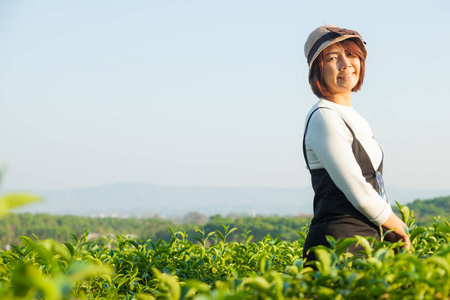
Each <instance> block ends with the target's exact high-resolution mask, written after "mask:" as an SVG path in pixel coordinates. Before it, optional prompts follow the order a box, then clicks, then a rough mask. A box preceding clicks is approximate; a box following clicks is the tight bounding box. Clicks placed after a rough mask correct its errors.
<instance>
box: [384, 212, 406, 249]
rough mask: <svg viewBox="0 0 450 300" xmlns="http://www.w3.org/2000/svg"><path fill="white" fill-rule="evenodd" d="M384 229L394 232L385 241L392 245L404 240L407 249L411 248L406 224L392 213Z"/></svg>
mask: <svg viewBox="0 0 450 300" xmlns="http://www.w3.org/2000/svg"><path fill="white" fill-rule="evenodd" d="M383 229H385V230H386V229H387V230H392V231H391V232H389V233H388V234H387V235H386V237H385V239H386V240H387V241H389V242H391V243H395V242H397V241H399V240H403V242H404V243H405V248H407V249H410V248H411V240H410V239H409V234H408V229H407V227H406V224H405V223H403V221H402V220H401V219H400V218H399V217H397V215H396V214H395V213H394V212H392V213H391V215H390V216H389V218H388V219H387V220H386V222H384V223H383Z"/></svg>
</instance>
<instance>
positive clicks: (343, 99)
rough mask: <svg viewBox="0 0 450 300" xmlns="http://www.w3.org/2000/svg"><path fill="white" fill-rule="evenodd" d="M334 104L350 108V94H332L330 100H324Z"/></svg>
mask: <svg viewBox="0 0 450 300" xmlns="http://www.w3.org/2000/svg"><path fill="white" fill-rule="evenodd" d="M326 100H328V101H331V102H334V103H336V104H340V105H345V106H349V107H351V106H352V97H351V94H350V93H348V94H347V93H346V94H332V95H331V97H330V98H328V99H326Z"/></svg>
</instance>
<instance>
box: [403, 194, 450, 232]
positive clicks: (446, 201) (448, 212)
mask: <svg viewBox="0 0 450 300" xmlns="http://www.w3.org/2000/svg"><path fill="white" fill-rule="evenodd" d="M408 207H409V209H410V210H412V211H414V215H415V217H416V220H415V223H416V224H417V225H419V226H429V225H431V224H432V223H433V222H434V220H433V218H434V216H442V217H443V218H446V220H449V218H448V217H449V216H450V196H447V197H436V198H433V199H428V200H421V199H416V200H414V202H412V203H409V204H408ZM396 211H397V210H396Z"/></svg>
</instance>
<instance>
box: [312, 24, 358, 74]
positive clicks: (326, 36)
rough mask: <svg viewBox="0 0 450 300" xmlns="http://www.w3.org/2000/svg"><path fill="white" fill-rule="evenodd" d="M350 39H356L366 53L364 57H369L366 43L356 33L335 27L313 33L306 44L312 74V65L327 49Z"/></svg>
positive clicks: (321, 28)
mask: <svg viewBox="0 0 450 300" xmlns="http://www.w3.org/2000/svg"><path fill="white" fill-rule="evenodd" d="M350 38H354V40H355V42H356V43H357V44H358V46H359V47H360V48H361V50H362V52H363V53H364V57H367V50H366V46H365V45H364V44H365V42H364V41H363V39H362V37H361V36H360V35H359V33H358V32H356V31H353V30H348V29H345V28H340V27H337V26H335V25H325V26H320V27H319V28H317V29H316V30H314V31H313V32H311V34H310V35H309V36H308V39H307V40H306V43H305V56H306V60H307V62H308V65H309V71H310V72H311V66H312V63H313V62H314V60H315V59H316V57H317V56H318V55H319V53H320V52H321V51H322V50H323V49H325V47H327V46H329V45H331V44H334V43H338V42H340V41H343V40H346V39H350Z"/></svg>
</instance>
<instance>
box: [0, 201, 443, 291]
mask: <svg viewBox="0 0 450 300" xmlns="http://www.w3.org/2000/svg"><path fill="white" fill-rule="evenodd" d="M399 209H400V211H403V212H404V215H403V218H404V220H406V219H407V221H408V222H407V224H408V226H410V230H411V237H412V238H411V240H412V251H411V252H407V251H404V250H403V249H402V248H401V245H402V242H397V243H394V244H391V243H389V242H387V241H381V242H377V241H375V240H373V239H367V238H363V237H360V236H355V237H354V238H350V239H345V240H337V241H336V240H334V239H333V238H329V241H330V245H331V247H330V248H326V247H322V246H320V247H317V248H315V249H314V251H316V255H317V257H318V261H317V262H315V264H313V265H311V266H309V265H305V264H304V262H303V260H302V250H303V243H304V236H305V235H304V234H300V235H299V236H298V239H297V240H295V241H293V242H290V241H286V240H282V239H280V237H275V238H274V237H271V236H270V235H267V236H265V237H264V238H263V239H261V240H258V241H251V240H250V239H249V234H250V233H249V232H247V233H246V234H244V237H243V238H244V242H235V241H227V237H229V236H230V235H231V234H232V233H233V232H235V231H236V230H237V229H235V228H234V227H231V226H229V225H223V226H222V228H221V229H217V230H214V231H209V232H208V231H203V230H198V232H197V233H195V235H196V236H195V237H196V239H194V242H192V241H191V240H190V239H189V236H188V234H187V233H186V232H182V231H174V230H172V229H170V230H169V232H170V233H169V234H170V239H169V240H168V241H165V240H163V239H159V240H156V241H154V240H151V239H148V240H142V239H139V238H129V237H127V236H118V237H117V238H111V237H100V238H98V239H95V240H89V239H88V235H89V231H87V230H86V231H85V232H84V233H83V234H82V235H80V236H73V238H72V241H71V242H66V243H64V244H63V243H58V242H55V241H53V240H39V239H38V238H37V237H33V238H28V237H21V243H20V245H14V246H13V247H12V248H11V250H7V251H0V298H1V299H40V298H42V299H311V298H314V299H385V298H389V299H447V298H448V297H449V296H450V294H449V293H450V283H449V281H448V278H449V277H450V224H449V223H448V222H441V221H440V220H439V219H438V218H436V221H435V223H433V224H432V225H431V226H430V227H427V228H425V227H417V226H416V225H415V224H414V216H413V214H412V212H411V211H408V210H407V209H405V207H404V206H403V207H402V206H399ZM407 213H408V215H407ZM302 232H303V231H302ZM303 233H304V232H303ZM413 235H414V237H413ZM352 243H359V244H361V245H363V247H364V251H362V252H361V255H360V256H352V255H351V254H349V253H347V252H346V251H345V250H346V248H347V247H348V246H349V245H351V244H352ZM207 244H209V245H208V246H205V245H207Z"/></svg>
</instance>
